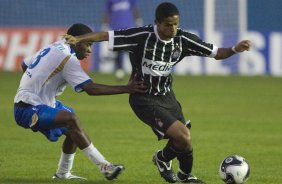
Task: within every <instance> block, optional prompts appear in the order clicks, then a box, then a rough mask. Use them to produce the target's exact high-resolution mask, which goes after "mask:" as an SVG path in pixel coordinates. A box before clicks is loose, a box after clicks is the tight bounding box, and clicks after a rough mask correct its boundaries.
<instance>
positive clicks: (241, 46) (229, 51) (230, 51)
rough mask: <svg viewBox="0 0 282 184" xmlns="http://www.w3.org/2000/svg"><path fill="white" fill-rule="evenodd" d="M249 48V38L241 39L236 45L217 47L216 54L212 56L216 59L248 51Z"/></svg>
mask: <svg viewBox="0 0 282 184" xmlns="http://www.w3.org/2000/svg"><path fill="white" fill-rule="evenodd" d="M250 48H251V41H250V40H243V41H241V42H239V43H238V44H237V45H235V46H233V47H230V48H218V51H217V54H216V56H215V57H214V58H215V59H216V60H220V59H226V58H229V57H230V56H232V55H234V54H236V53H241V52H244V51H249V50H250Z"/></svg>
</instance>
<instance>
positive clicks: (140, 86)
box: [127, 75, 148, 93]
mask: <svg viewBox="0 0 282 184" xmlns="http://www.w3.org/2000/svg"><path fill="white" fill-rule="evenodd" d="M127 86H128V87H129V93H146V92H147V90H148V87H147V85H146V84H145V82H144V81H142V80H138V78H137V75H135V76H134V77H131V78H130V80H129V81H128V84H127Z"/></svg>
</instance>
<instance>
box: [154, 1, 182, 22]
mask: <svg viewBox="0 0 282 184" xmlns="http://www.w3.org/2000/svg"><path fill="white" fill-rule="evenodd" d="M174 15H179V11H178V8H177V7H176V6H175V5H174V4H172V3H169V2H164V3H161V4H159V5H158V7H157V8H156V12H155V18H156V21H157V22H162V21H163V20H164V19H165V18H167V17H172V16H174Z"/></svg>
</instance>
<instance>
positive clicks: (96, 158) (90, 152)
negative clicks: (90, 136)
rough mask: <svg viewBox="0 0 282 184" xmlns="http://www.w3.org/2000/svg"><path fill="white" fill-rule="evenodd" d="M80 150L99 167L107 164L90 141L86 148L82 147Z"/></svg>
mask: <svg viewBox="0 0 282 184" xmlns="http://www.w3.org/2000/svg"><path fill="white" fill-rule="evenodd" d="M82 151H83V153H85V155H86V156H87V157H88V158H89V159H90V160H91V161H92V162H93V163H95V164H96V165H97V166H98V167H99V168H100V167H101V166H102V165H105V164H109V162H108V161H107V160H106V159H105V157H104V156H103V155H102V154H101V153H100V152H99V151H98V150H97V148H95V146H94V145H93V144H92V143H91V144H90V145H89V146H88V147H87V148H84V149H83V150H82Z"/></svg>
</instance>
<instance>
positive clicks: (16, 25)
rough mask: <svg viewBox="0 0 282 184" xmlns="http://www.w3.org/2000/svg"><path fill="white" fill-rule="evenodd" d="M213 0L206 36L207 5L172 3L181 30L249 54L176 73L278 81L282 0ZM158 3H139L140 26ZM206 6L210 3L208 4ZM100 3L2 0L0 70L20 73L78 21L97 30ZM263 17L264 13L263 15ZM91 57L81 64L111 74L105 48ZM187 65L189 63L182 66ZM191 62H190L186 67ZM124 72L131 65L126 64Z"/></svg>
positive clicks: (193, 64)
mask: <svg viewBox="0 0 282 184" xmlns="http://www.w3.org/2000/svg"><path fill="white" fill-rule="evenodd" d="M239 1H246V7H247V8H246V10H247V12H246V21H247V25H246V32H245V33H244V35H239V33H238V32H239V29H240V24H239V23H238V21H239V16H240V13H241V12H240V8H239V7H238V2H239ZM239 1H238V0H229V1H228V3H226V2H227V1H226V0H213V2H214V3H215V11H214V14H215V20H214V21H215V28H216V30H214V31H218V32H219V33H220V35H219V39H216V37H217V36H213V34H212V36H207V34H206V31H205V29H204V27H205V25H204V19H205V15H204V14H205V12H206V11H205V9H204V3H205V0H189V1H187V0H174V1H171V2H173V3H175V4H176V5H177V6H178V7H179V10H180V13H181V19H180V26H181V27H182V28H184V29H188V30H189V31H192V32H195V33H196V34H198V35H199V36H200V37H201V38H203V40H205V41H208V42H212V43H215V44H216V45H217V46H232V45H233V44H234V43H236V42H237V41H238V40H240V39H241V38H242V39H250V40H251V41H252V43H253V48H252V51H251V52H248V53H244V54H242V56H241V55H240V56H238V55H237V56H235V57H232V58H230V59H228V60H229V62H223V63H220V62H218V63H216V64H214V63H212V64H210V63H211V60H210V59H203V58H198V57H196V58H194V57H190V58H186V59H185V61H183V62H181V63H180V64H179V65H177V67H175V69H174V70H175V72H176V73H178V74H195V75H202V74H208V75H211V74H216V75H229V74H240V75H274V76H282V54H281V50H282V33H281V30H282V25H281V24H280V23H279V20H280V19H279V17H280V16H281V12H280V10H281V8H282V1H275V0H268V1H264V0H239ZM160 2H163V1H161V0H154V1H151V0H142V1H139V8H140V11H141V15H142V17H143V20H144V24H152V23H153V22H154V10H155V8H156V6H157V5H158V4H159V3H160ZM209 2H210V1H209ZM103 4H104V1H103V0H95V1H94V0H82V1H76V0H60V1H56V0H48V1H47V0H12V1H11V0H1V1H0V70H8V71H11V70H12V71H14V70H19V63H20V61H21V60H22V58H23V57H26V56H28V55H30V54H32V53H34V52H35V51H36V50H37V49H39V48H40V47H41V46H43V45H46V44H47V43H50V42H52V41H55V40H56V39H58V37H59V36H60V35H61V34H63V33H64V31H65V30H66V28H67V27H68V26H70V25H71V24H73V23H77V22H81V23H85V24H87V25H90V26H91V27H92V28H93V30H95V31H98V30H100V26H101V20H102V14H103V6H104V5H103ZM266 12H267V13H266ZM94 47H95V48H94V52H95V54H93V56H92V58H90V59H89V60H88V61H87V62H84V64H83V65H84V67H85V69H87V70H90V71H101V72H111V71H112V70H113V62H103V61H105V60H107V59H108V60H110V59H111V58H103V55H107V56H109V55H110V54H109V53H107V51H105V50H106V49H105V47H106V46H105V45H102V44H95V45H94ZM186 61H187V62H186ZM189 61H190V62H189ZM125 63H127V64H125V68H126V70H127V71H130V66H129V63H128V62H127V61H125Z"/></svg>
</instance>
